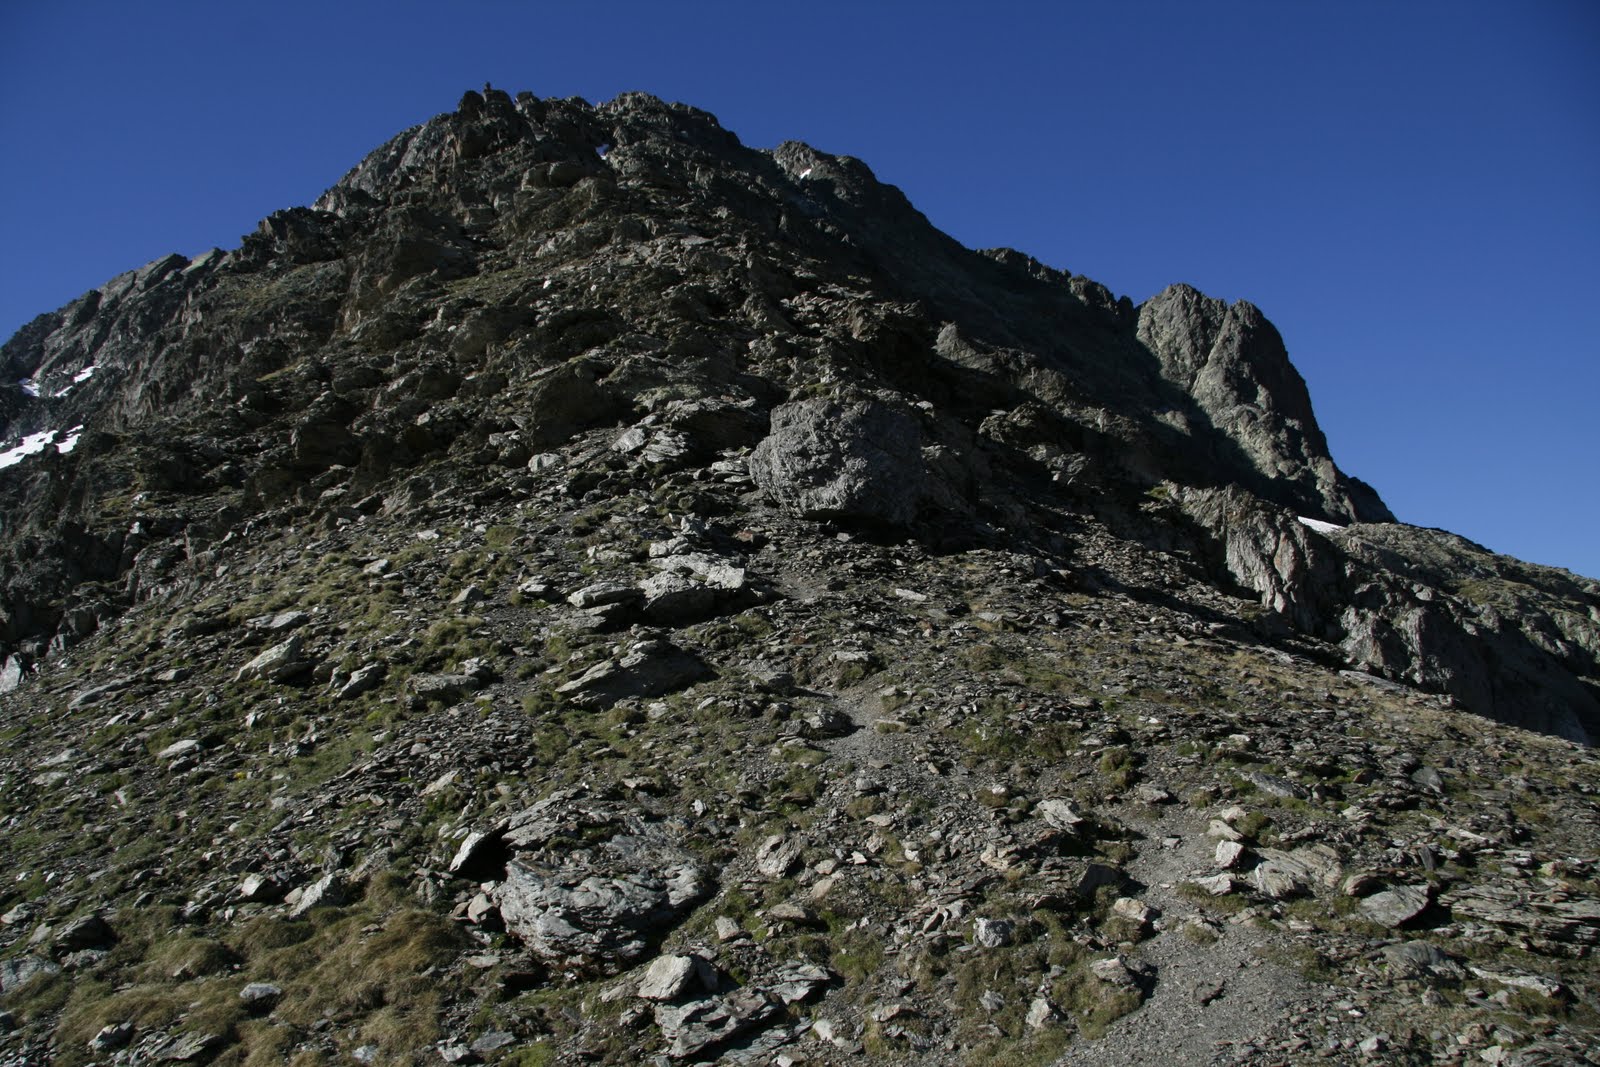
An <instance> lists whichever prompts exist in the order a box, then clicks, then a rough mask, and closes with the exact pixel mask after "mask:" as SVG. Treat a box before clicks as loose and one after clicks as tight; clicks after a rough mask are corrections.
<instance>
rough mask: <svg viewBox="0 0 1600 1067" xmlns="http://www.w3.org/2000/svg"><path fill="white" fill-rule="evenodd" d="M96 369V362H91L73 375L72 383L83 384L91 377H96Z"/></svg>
mask: <svg viewBox="0 0 1600 1067" xmlns="http://www.w3.org/2000/svg"><path fill="white" fill-rule="evenodd" d="M94 369H95V368H94V364H93V363H91V364H89V365H88V366H87V367H85V368H83V369H82V370H81V371H79V372H78V373H77V374H74V375H73V376H72V384H73V385H82V384H83V383H84V382H86V381H88V380H89V379H90V378H93V377H94Z"/></svg>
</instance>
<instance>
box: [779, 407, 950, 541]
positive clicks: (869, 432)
mask: <svg viewBox="0 0 1600 1067" xmlns="http://www.w3.org/2000/svg"><path fill="white" fill-rule="evenodd" d="M921 439H922V434H921V431H920V430H919V429H918V427H917V423H916V420H915V419H913V418H912V417H911V416H909V415H907V414H905V413H903V412H900V411H897V410H895V409H894V408H891V407H889V406H887V405H885V404H883V403H881V402H880V401H876V400H868V399H814V400H799V401H795V402H794V403H790V404H784V405H782V406H780V407H778V408H776V409H774V410H773V412H772V429H771V433H770V434H769V435H768V436H767V437H766V438H765V439H763V440H762V442H761V443H760V444H759V445H757V446H756V448H755V450H754V451H753V452H752V453H751V454H750V474H751V476H752V477H753V478H754V479H755V481H756V484H757V485H759V486H760V487H761V488H762V489H763V490H765V491H766V492H767V493H768V494H770V495H771V496H772V497H774V498H775V499H776V500H777V501H778V502H779V503H780V504H781V505H782V506H783V507H784V508H786V509H787V510H789V511H790V512H792V513H794V514H795V515H798V516H800V517H802V518H812V519H843V520H852V521H860V522H868V523H880V524H887V525H894V526H901V525H905V524H907V523H909V522H910V521H911V520H912V519H913V518H914V517H915V516H916V512H917V507H918V504H919V503H920V501H921V500H922V498H923V495H924V489H923V485H924V481H925V478H926V475H925V473H924V468H923V462H922V449H921Z"/></svg>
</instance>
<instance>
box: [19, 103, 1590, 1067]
mask: <svg viewBox="0 0 1600 1067" xmlns="http://www.w3.org/2000/svg"><path fill="white" fill-rule="evenodd" d="M0 370H3V372H4V374H3V376H4V379H5V380H4V381H0V436H4V437H5V438H6V440H5V441H4V442H3V448H0V453H3V454H4V459H3V460H0V739H4V741H5V744H4V745H3V746H0V804H3V807H0V824H3V828H4V832H5V839H6V842H7V846H8V848H9V849H10V852H8V859H10V860H11V861H12V862H11V867H12V869H14V870H15V872H16V873H17V875H18V877H16V878H13V879H8V880H7V881H6V882H5V883H4V885H3V886H0V999H3V1003H0V1062H4V1063H10V1062H16V1063H31V1062H44V1061H45V1060H46V1059H47V1058H54V1059H56V1060H57V1061H58V1062H63V1063H72V1062H83V1063H87V1062H91V1061H92V1062H128V1063H133V1062H151V1061H162V1060H165V1061H169V1062H199V1061H201V1060H205V1059H206V1058H208V1057H211V1058H213V1059H215V1060H216V1061H218V1062H227V1061H230V1060H237V1061H240V1062H243V1061H244V1060H246V1059H248V1060H250V1061H252V1062H256V1061H264V1060H272V1061H274V1062H276V1061H277V1060H281V1059H285V1058H289V1057H296V1058H298V1059H301V1060H305V1061H306V1062H313V1061H322V1062H333V1061H341V1062H342V1061H344V1060H346V1059H354V1060H355V1061H357V1062H396V1063H405V1062H413V1063H431V1062H438V1061H441V1060H442V1061H444V1062H474V1061H476V1060H485V1059H487V1060H490V1061H493V1060H494V1059H495V1058H496V1057H513V1056H514V1057H516V1058H519V1059H523V1060H528V1061H531V1062H543V1061H546V1060H549V1059H552V1058H554V1059H555V1060H556V1061H557V1062H561V1061H562V1059H563V1057H567V1055H568V1053H569V1052H570V1054H571V1057H575V1058H578V1059H583V1060H585V1061H593V1062H611V1063H639V1062H650V1061H651V1060H652V1058H655V1059H664V1060H665V1062H693V1063H701V1062H713V1061H720V1062H727V1063H743V1062H749V1063H756V1062H760V1063H767V1062H785V1061H786V1060H787V1061H789V1062H801V1060H802V1059H803V1060H805V1061H807V1062H819V1063H831V1062H843V1061H845V1060H857V1059H867V1060H878V1061H883V1062H910V1061H913V1060H914V1061H916V1062H921V1063H930V1064H935V1065H943V1064H952V1065H953V1064H956V1063H970V1062H1012V1061H1015V1060H1018V1059H1020V1058H1030V1059H1032V1060H1034V1061H1036V1062H1051V1061H1052V1060H1053V1059H1054V1058H1055V1057H1058V1056H1061V1055H1066V1056H1068V1057H1069V1059H1068V1060H1067V1061H1064V1062H1095V1061H1097V1060H1098V1061H1099V1062H1132V1061H1134V1060H1135V1059H1137V1058H1138V1057H1139V1056H1147V1055H1148V1047H1149V1037H1148V1035H1150V1034H1152V1033H1155V1034H1158V1035H1160V1037H1159V1039H1158V1043H1159V1044H1160V1046H1161V1047H1163V1048H1165V1047H1167V1046H1168V1045H1170V1046H1171V1047H1172V1048H1174V1049H1177V1050H1179V1052H1181V1056H1180V1055H1178V1054H1175V1055H1174V1058H1186V1059H1189V1060H1193V1061H1194V1062H1210V1060H1211V1059H1213V1058H1214V1057H1215V1055H1216V1054H1217V1050H1218V1048H1219V1047H1223V1045H1225V1044H1227V1043H1229V1042H1232V1043H1233V1045H1231V1046H1229V1047H1233V1048H1234V1050H1235V1051H1234V1052H1230V1055H1235V1054H1242V1055H1244V1056H1246V1057H1249V1056H1255V1055H1256V1053H1257V1052H1260V1053H1262V1054H1263V1055H1268V1056H1269V1057H1270V1058H1273V1059H1275V1060H1278V1059H1281V1060H1284V1061H1286V1062H1294V1063H1298V1062H1309V1061H1311V1060H1317V1061H1319V1062H1320V1061H1321V1060H1323V1059H1326V1058H1329V1057H1332V1058H1340V1057H1344V1058H1348V1057H1350V1056H1353V1055H1356V1054H1357V1051H1359V1053H1360V1054H1361V1055H1362V1056H1364V1057H1366V1058H1368V1059H1372V1060H1382V1059H1384V1058H1385V1057H1388V1058H1390V1059H1393V1060H1394V1062H1409V1063H1423V1062H1433V1061H1435V1060H1437V1059H1439V1058H1441V1057H1444V1056H1455V1057H1457V1058H1459V1056H1460V1055H1461V1054H1463V1053H1462V1050H1464V1049H1470V1050H1472V1053H1473V1054H1474V1055H1477V1056H1479V1058H1481V1059H1483V1060H1484V1061H1485V1062H1510V1061H1511V1060H1510V1056H1511V1055H1512V1053H1511V1052H1508V1051H1507V1050H1508V1049H1515V1050H1516V1052H1515V1055H1517V1056H1522V1055H1524V1053H1526V1055H1527V1056H1528V1057H1530V1058H1529V1059H1527V1060H1526V1062H1540V1061H1539V1060H1538V1059H1537V1058H1536V1057H1537V1056H1539V1055H1548V1056H1552V1057H1555V1058H1556V1060H1555V1061H1556V1062H1560V1061H1561V1060H1560V1057H1561V1056H1563V1055H1566V1054H1567V1053H1569V1052H1571V1053H1572V1055H1574V1056H1575V1055H1576V1054H1577V1053H1576V1052H1572V1050H1581V1049H1584V1048H1586V1047H1589V1046H1592V1043H1593V1042H1592V1039H1593V1036H1594V1035H1593V1032H1592V1030H1593V1028H1592V1025H1591V1022H1592V1020H1590V1016H1589V1015H1588V1014H1587V1013H1588V1010H1589V1008H1588V1006H1589V1005H1592V1003H1593V1002H1594V999H1595V995H1596V993H1595V989H1596V986H1595V976H1594V969H1593V967H1592V965H1591V964H1590V962H1589V955H1590V949H1591V948H1592V946H1593V945H1594V944H1596V943H1600V933H1596V931H1597V929H1600V927H1597V925H1596V924H1597V923H1600V905H1597V903H1596V896H1597V894H1596V891H1595V883H1594V877H1595V870H1596V861H1595V855H1596V853H1595V849H1596V847H1597V844H1600V839H1597V837H1596V834H1595V832H1594V827H1595V825H1596V813H1595V808H1594V804H1593V797H1594V796H1595V795H1597V791H1600V769H1597V767H1596V764H1595V760H1594V756H1593V753H1592V752H1589V751H1587V750H1586V749H1585V748H1584V747H1583V746H1585V745H1589V744H1592V743H1593V742H1594V741H1595V740H1596V738H1600V700H1597V696H1600V629H1597V627H1600V586H1597V585H1596V584H1595V583H1594V582H1592V581H1588V580H1586V579H1580V578H1578V577H1576V576H1573V575H1568V574H1565V573H1564V572H1555V571H1551V570H1549V569H1547V568H1538V567H1533V566H1530V565H1527V564H1522V563H1519V562H1518V561H1514V560H1507V559H1504V558H1502V557H1496V556H1493V555H1492V554H1491V553H1488V552H1486V551H1484V550H1483V549H1482V548H1481V547H1479V546H1476V545H1472V544H1470V543H1468V542H1465V541H1462V540H1461V539H1459V538H1453V537H1451V536H1450V535H1447V534H1444V533H1442V532H1441V531H1433V530H1423V529H1417V528H1414V527H1407V526H1402V525H1399V524H1397V523H1394V522H1393V521H1392V519H1391V516H1390V515H1389V513H1388V511H1387V509H1385V508H1384V507H1383V504H1382V502H1381V501H1380V500H1379V499H1378V498H1377V496H1376V494H1375V493H1373V492H1372V491H1371V490H1370V489H1369V488H1367V487H1365V486H1364V485H1362V484H1361V483H1360V482H1358V481H1357V480H1355V479H1353V478H1350V477H1348V476H1346V475H1345V474H1344V473H1342V472H1341V471H1339V469H1338V468H1337V467H1336V466H1335V464H1334V462H1333V460H1332V458H1331V456H1330V455H1329V453H1328V447H1327V443H1326V441H1325V440H1324V437H1323V435H1322V433H1321V432H1320V430H1319V429H1318V428H1317V424H1316V420H1315V417H1314V415H1313V412H1312V408H1311V403H1310V400H1309V398H1308V397H1307V395H1306V389H1305V384H1304V382H1303V381H1302V380H1301V378H1300V377H1299V375H1298V374H1297V373H1296V372H1295V370H1294V368H1293V366H1292V364H1291V363H1290V361H1289V359H1288V355H1287V353H1286V350H1285V346H1284V343H1283V340H1282V339H1281V338H1280V337H1279V336H1278V333H1277V331H1276V330H1275V329H1273V327H1272V326H1271V324H1270V323H1268V322H1267V321H1266V319H1265V318H1264V317H1263V316H1262V315H1261V313H1260V312H1259V311H1257V310H1256V309H1255V308H1254V307H1252V306H1250V305H1248V304H1244V303H1238V304H1233V305H1226V304H1224V303H1222V302H1220V301H1216V300H1211V299H1209V298H1207V297H1205V296H1203V295H1201V294H1199V293H1197V292H1195V291H1194V290H1193V289H1190V288H1188V287H1186V286H1175V287H1173V288H1172V289H1169V290H1167V291H1166V292H1163V293H1162V294H1160V295H1158V296H1157V297H1155V298H1153V299H1151V300H1150V301H1148V302H1146V303H1145V304H1144V305H1141V306H1139V307H1137V308H1135V307H1134V305H1133V304H1132V303H1131V301H1129V300H1127V299H1126V298H1118V297H1116V296H1115V295H1114V294H1112V293H1111V292H1109V291H1108V290H1107V289H1106V288H1105V287H1104V286H1102V285H1100V284H1098V283H1096V282H1094V281H1092V280H1091V279H1089V278H1086V277H1084V276H1082V275H1077V274H1072V273H1070V272H1067V271H1063V270H1058V269H1055V268H1052V267H1049V266H1046V265H1044V264H1041V263H1039V262H1038V261H1037V260H1034V259H1032V258H1030V257H1028V256H1026V255H1023V254H1022V253H1019V252H1015V251H1012V250H1007V249H994V250H987V251H983V252H977V251H972V250H969V249H965V248H962V247H961V246H960V245H959V244H957V243H956V242H955V241H953V240H951V239H950V238H949V237H948V236H946V235H944V234H942V233H940V232H939V231H938V230H937V229H935V228H934V227H933V226H931V225H930V224H929V223H928V221H927V220H926V219H925V218H924V217H923V216H922V215H921V214H920V213H918V212H917V211H916V209H915V208H914V207H913V206H912V205H911V204H910V203H909V202H907V200H906V198H905V197H904V196H903V195H902V194H901V193H900V192H899V191H898V190H896V189H894V188H893V187H892V186H888V185H885V184H883V183H881V182H879V181H878V180H877V179H876V178H875V177H874V176H873V174H872V172H871V170H870V169H869V168H868V167H867V165H866V164H865V163H862V162H860V161H858V160H854V159H851V158H849V157H843V156H834V155H830V154H828V153H826V152H823V151H820V150H817V149H814V148H811V147H809V146H806V145H803V144H800V143H797V142H785V143H783V144H781V145H779V146H778V147H777V148H775V149H773V150H771V151H763V150H758V149H752V148H748V147H746V146H743V145H741V144H740V142H739V141H738V139H737V138H736V137H734V135H733V134H731V133H729V132H728V131H725V130H723V129H722V128H721V127H720V125H718V123H717V122H716V120H715V119H714V118H713V117H712V116H710V115H708V114H706V113H704V112H701V111H697V110H695V109H693V108H689V107H685V106H683V105H678V104H668V103H664V102H662V101H660V100H658V99H655V98H653V97H650V96H646V95H644V94H625V95H624V96H622V97H619V98H617V99H616V100H613V101H610V102H608V103H603V104H599V105H591V104H589V103H587V102H585V101H581V100H540V99H536V98H534V97H532V96H531V95H528V94H520V95H518V96H516V97H512V96H510V95H509V94H506V93H503V92H499V91H495V90H488V91H486V92H483V93H476V92H473V93H468V94H467V95H466V96H465V97H464V98H463V99H462V101H461V103H460V105H459V107H458V108H457V109H456V110H455V111H454V112H451V113H448V114H445V115H441V116H438V117H436V118H434V119H431V120H429V121H428V122H426V123H423V124H422V125H420V126H417V127H415V128H413V129H411V130H408V131H406V132H404V133H402V134H400V135H399V136H398V137H396V138H394V139H393V140H391V141H390V142H389V143H387V144H385V145H383V146H381V147H380V148H378V149H377V150H376V151H374V152H373V153H371V154H370V155H369V156H368V157H367V158H366V159H365V160H363V161H362V162H361V163H360V164H359V165H357V166H356V167H355V168H354V169H353V170H352V171H350V173H349V174H347V175H346V176H345V177H344V178H342V179H341V180H340V181H339V182H338V183H337V184H336V185H335V186H334V187H333V188H332V189H330V190H329V191H328V192H327V193H326V194H324V195H323V196H322V197H321V198H320V199H319V200H318V201H317V202H316V204H314V205H313V206H311V207H298V208H289V209H287V210H285V211H281V212H277V213H275V214H273V215H272V216H270V217H268V218H267V219H265V220H263V221H262V222H261V224H260V225H259V226H258V227H257V228H256V229H255V230H254V231H253V232H251V233H249V234H248V235H246V236H245V237H244V238H243V239H242V241H241V243H240V245H239V247H238V248H236V249H231V250H227V251H223V250H216V251H213V252H211V253H207V254H206V255H203V256H199V257H197V258H195V259H194V260H192V261H191V260H188V259H186V258H184V257H181V256H173V257H167V258H164V259H162V260H159V261H157V262H155V263H152V264H150V265H148V266H146V267H144V268H140V269H139V270H136V271H131V272H129V273H127V274H125V275H121V276H119V277H118V278H116V279H113V280H112V281H111V282H108V283H107V284H106V285H104V286H102V287H100V288H99V289H97V290H94V291H91V292H89V293H87V294H85V295H84V296H83V297H81V298H79V299H78V300H76V301H73V302H72V303H70V304H68V305H67V306H66V307H64V308H62V309H59V310H57V311H54V312H49V313H46V314H44V315H42V316H40V317H39V318H38V319H37V320H35V321H34V322H33V323H31V324H30V325H29V326H28V327H26V328H25V329H23V330H22V331H20V332H19V333H18V334H17V335H16V336H15V337H13V338H12V339H11V340H9V341H8V342H6V344H5V346H4V347H3V349H0ZM1574 783H1576V785H1575V784H1574ZM152 827H156V828H158V829H159V830H160V832H161V836H160V837H159V838H156V837H152V835H151V828H152ZM151 841H159V845H158V846H156V847H148V848H147V847H145V844H141V843H140V842H144V843H146V844H147V843H149V842H151ZM1513 945H1514V946H1516V951H1515V952H1514V953H1513V952H1504V953H1502V949H1505V948H1507V947H1508V946H1513ZM1308 946H1309V947H1310V949H1311V950H1313V951H1315V953H1316V954H1317V955H1316V957H1315V958H1316V960H1317V961H1318V963H1317V965H1316V967H1315V968H1314V969H1310V970H1308V972H1307V974H1305V975H1299V974H1296V973H1295V972H1293V971H1291V970H1289V969H1287V968H1285V967H1282V966H1280V965H1279V964H1278V963H1276V962H1274V961H1277V960H1281V959H1287V958H1290V957H1291V956H1292V955H1293V954H1295V953H1302V954H1303V953H1304V952H1305V951H1307V949H1308ZM1218 975H1223V976H1224V978H1218V977H1217V976H1218ZM1201 979H1203V981H1201ZM1197 983H1199V984H1197ZM525 994H531V995H525ZM64 1005H65V1007H63V1006H64ZM1419 1005H1420V1007H1421V1009H1425V1010H1426V1011H1427V1012H1428V1013H1430V1014H1428V1016H1427V1018H1428V1020H1429V1021H1428V1023H1427V1025H1426V1026H1422V1025H1419V1024H1418V1023H1417V1015H1416V1012H1417V1010H1418V1008H1419ZM1513 1011H1515V1012H1521V1013H1522V1015H1521V1016H1518V1015H1515V1014H1513ZM1139 1013H1142V1014H1139ZM1529 1013H1535V1014H1533V1015H1532V1016H1531V1018H1532V1019H1533V1020H1534V1021H1533V1022H1532V1023H1526V1022H1522V1021H1521V1019H1522V1017H1523V1016H1528V1015H1529ZM1130 1014H1134V1015H1135V1018H1136V1019H1139V1020H1141V1021H1140V1022H1138V1023H1137V1024H1135V1025H1132V1026H1123V1027H1122V1028H1120V1029H1119V1028H1118V1027H1119V1024H1116V1023H1115V1020H1117V1019H1119V1018H1121V1017H1123V1016H1127V1015H1130ZM1197 1019H1198V1021H1199V1022H1200V1024H1201V1025H1199V1026H1197V1025H1195V1022H1196V1020H1197ZM1508 1019H1516V1020H1518V1021H1517V1023H1516V1025H1513V1024H1512V1023H1511V1022H1508ZM402 1021H403V1023H404V1025H401V1023H402ZM1152 1027H1153V1028H1154V1029H1152ZM1101 1035H1104V1040H1106V1041H1107V1042H1109V1044H1107V1045H1096V1044H1093V1043H1092V1041H1091V1039H1094V1038H1099V1037H1101ZM1247 1038H1248V1041H1249V1044H1248V1045H1245V1044H1244V1043H1243V1042H1244V1041H1245V1040H1246V1039H1247ZM513 1046H516V1048H515V1049H514V1050H513V1051H511V1052H506V1051H504V1050H507V1049H512V1048H513ZM1249 1050H1255V1051H1253V1052H1252V1051H1249ZM1263 1050H1266V1051H1263ZM1352 1050H1357V1051H1352ZM1569 1061H1570V1060H1569Z"/></svg>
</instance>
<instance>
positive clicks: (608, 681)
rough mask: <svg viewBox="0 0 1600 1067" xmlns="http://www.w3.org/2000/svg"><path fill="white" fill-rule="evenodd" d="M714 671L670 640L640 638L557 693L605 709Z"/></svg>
mask: <svg viewBox="0 0 1600 1067" xmlns="http://www.w3.org/2000/svg"><path fill="white" fill-rule="evenodd" d="M630 588H632V587H630ZM710 673H711V671H710V668H709V667H707V666H706V663H705V661H704V660H702V659H700V658H699V657H698V656H696V655H694V654H693V653H689V652H685V651H683V650H682V649H680V648H678V647H677V646H675V645H673V644H671V643H669V642H667V641H656V640H650V641H640V642H638V643H637V644H635V645H634V646H633V647H631V648H630V649H629V650H628V651H627V652H625V653H624V654H623V655H622V657H621V658H620V659H618V660H617V661H616V662H605V663H597V664H595V665H594V666H593V667H591V668H589V669H588V670H587V671H585V672H584V673H583V674H581V675H579V676H578V677H577V678H574V679H573V680H571V681H570V682H566V683H564V684H563V685H560V686H558V687H557V688H556V692H557V693H559V694H561V695H562V696H565V697H567V698H568V699H570V700H571V701H573V702H574V703H575V704H578V705H579V706H586V707H591V708H594V709H596V710H604V709H605V708H609V707H611V705H613V704H615V703H616V702H617V701H619V700H625V699H627V698H629V697H654V696H662V695H663V694H666V693H671V692H674V691H676V690H678V689H682V688H684V687H685V686H688V685H690V684H692V683H694V682H697V681H699V680H701V679H702V678H705V677H707V676H708V675H709V674H710Z"/></svg>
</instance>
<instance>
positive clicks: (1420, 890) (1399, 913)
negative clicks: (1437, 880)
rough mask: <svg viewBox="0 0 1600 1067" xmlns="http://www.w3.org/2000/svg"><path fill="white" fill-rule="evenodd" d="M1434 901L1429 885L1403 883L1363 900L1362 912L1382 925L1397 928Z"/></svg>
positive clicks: (1425, 909) (1419, 913)
mask: <svg viewBox="0 0 1600 1067" xmlns="http://www.w3.org/2000/svg"><path fill="white" fill-rule="evenodd" d="M1432 901H1433V891H1432V889H1431V887H1429V886H1423V885H1402V886H1396V887H1395V888H1393V889H1386V890H1384V891H1383V892H1381V893H1374V894H1373V895H1372V896H1370V897H1367V898H1366V899H1364V900H1362V901H1361V904H1360V908H1361V914H1363V915H1365V916H1366V917H1367V918H1369V919H1371V920H1372V921H1373V922H1375V923H1377V924H1378V925H1380V926H1386V927H1389V928H1390V929H1396V928H1399V927H1402V926H1404V925H1406V924H1407V923H1409V922H1410V921H1411V920H1413V919H1415V918H1416V917H1417V916H1419V915H1421V914H1422V913H1423V912H1425V911H1427V910H1428V905H1429V904H1430V903H1432Z"/></svg>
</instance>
